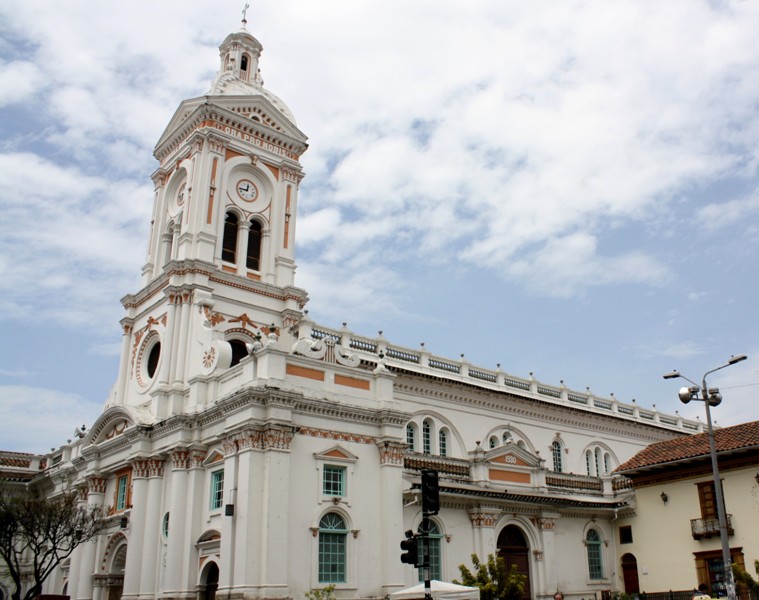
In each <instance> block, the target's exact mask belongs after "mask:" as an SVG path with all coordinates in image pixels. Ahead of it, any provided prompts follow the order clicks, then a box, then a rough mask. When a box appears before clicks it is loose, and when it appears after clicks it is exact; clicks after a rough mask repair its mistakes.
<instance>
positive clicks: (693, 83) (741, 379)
mask: <svg viewBox="0 0 759 600" xmlns="http://www.w3.org/2000/svg"><path fill="white" fill-rule="evenodd" d="M242 5H243V3H242V2H237V1H229V0H214V1H213V2H212V1H211V0H204V1H201V0H184V1H162V2H158V3H156V2H147V1H144V0H130V2H122V3H110V2H108V3H105V2H95V1H94V0H89V1H83V0H80V1H73V0H72V1H69V2H66V3H53V4H50V3H45V2H41V1H35V0H23V1H16V0H10V1H6V2H4V3H2V5H0V33H1V36H0V108H2V114H3V119H2V121H0V132H2V133H1V135H0V209H1V210H2V214H3V218H2V220H1V221H0V335H1V336H2V338H1V339H2V344H1V345H0V449H5V450H17V451H22V450H29V451H37V452H43V451H46V450H48V449H49V448H51V447H53V446H58V445H60V444H61V443H64V442H65V441H66V439H67V438H70V437H71V434H72V433H73V429H74V427H75V426H79V425H81V424H83V423H84V424H87V425H89V424H91V423H92V422H93V421H94V419H95V418H96V417H97V415H98V414H99V412H100V410H101V408H102V406H103V404H104V402H105V399H106V396H107V394H108V391H109V389H110V387H111V386H112V385H113V383H114V381H115V378H116V374H117V362H118V349H119V340H120V330H119V325H118V321H119V319H120V318H121V317H122V316H123V312H122V308H121V305H120V298H121V297H122V296H123V295H125V294H126V293H131V292H135V291H136V290H137V289H138V285H139V274H140V269H141V267H142V264H143V261H144V260H145V253H146V248H147V234H148V226H149V220H150V213H151V203H152V198H153V192H152V183H151V180H150V174H151V173H152V171H153V170H154V169H155V168H156V162H155V160H154V159H153V157H152V148H153V146H154V144H155V142H156V141H157V140H158V138H159V136H160V134H161V132H162V131H163V128H164V126H165V125H166V123H167V122H168V120H169V119H170V117H171V115H172V114H173V112H174V110H175V109H176V108H177V106H178V105H179V102H180V101H181V100H182V99H184V98H189V97H196V96H199V95H202V94H204V93H205V92H206V91H208V89H209V87H210V83H211V81H212V79H213V77H214V75H215V73H216V70H217V68H218V51H217V47H218V45H219V44H220V43H221V41H222V40H223V39H224V37H225V36H226V35H227V34H228V33H230V32H231V31H233V30H235V29H237V28H238V27H239V25H240V16H241V15H240V12H241V10H242ZM248 21H249V23H248V29H249V30H250V31H251V32H252V33H253V34H254V35H255V36H256V37H257V38H258V39H259V40H260V41H261V42H262V44H263V46H264V53H263V56H262V59H261V70H262V75H263V78H264V81H265V87H266V88H268V89H269V90H271V91H272V92H274V93H275V94H277V95H278V96H279V97H281V98H282V99H283V100H284V101H285V102H286V103H287V104H288V105H289V107H290V108H291V109H292V111H293V112H294V114H295V117H296V119H297V121H298V126H299V127H300V128H301V129H302V130H303V131H304V132H305V133H306V134H307V135H308V136H309V138H310V139H309V143H310V149H309V151H308V152H307V153H306V154H305V155H304V157H303V164H304V168H305V171H306V173H307V176H306V179H305V180H304V181H303V184H302V187H301V193H300V206H299V220H298V223H297V237H298V250H297V259H298V265H299V267H298V273H297V276H296V277H297V279H296V281H297V283H298V285H300V286H301V287H304V288H306V289H307V290H308V291H309V293H310V297H311V301H310V303H309V305H308V309H309V312H310V316H311V317H312V318H313V319H314V320H316V321H317V322H319V323H321V324H323V325H326V326H332V327H340V326H341V324H342V323H343V322H347V323H348V326H349V328H350V329H352V330H353V331H355V332H356V333H358V334H361V335H369V336H372V335H376V333H377V331H379V330H382V331H383V333H384V335H385V337H386V338H388V339H389V340H391V341H392V342H393V343H395V344H398V345H403V346H409V347H412V348H417V347H418V346H419V344H420V342H425V344H426V347H427V348H429V349H430V350H431V351H432V352H433V353H435V354H438V355H442V356H447V357H452V358H457V357H459V356H460V354H462V353H464V354H465V356H466V358H467V359H468V360H469V361H471V362H472V363H473V364H476V365H481V366H484V367H489V368H493V367H495V365H496V364H497V363H500V364H501V366H502V368H503V369H504V370H505V371H507V372H509V373H512V374H514V375H517V376H522V377H525V376H527V375H528V374H529V373H530V372H534V373H535V376H536V377H537V378H538V379H539V380H541V381H544V382H546V383H549V384H558V383H559V381H560V380H563V381H564V382H565V383H566V385H567V386H569V387H570V388H573V389H577V390H584V389H585V388H586V386H587V387H589V388H590V389H591V390H592V391H593V392H594V393H595V394H597V395H599V396H608V395H609V394H610V393H611V392H614V394H615V396H616V397H617V398H619V399H620V400H623V401H625V402H629V401H631V400H632V399H633V398H635V399H636V401H637V402H638V403H639V404H640V405H642V406H646V407H651V406H653V405H656V407H657V409H658V410H660V411H663V412H668V413H674V411H676V410H679V411H680V412H681V414H684V415H685V416H688V417H690V418H695V417H696V416H699V415H701V414H702V413H703V406H702V405H701V404H700V403H694V404H691V405H688V406H683V405H680V404H679V402H678V400H677V396H676V393H677V388H678V387H679V385H680V383H679V382H671V381H664V380H662V378H661V375H662V373H664V372H667V371H670V370H672V369H674V368H677V369H679V370H681V371H682V372H683V373H684V374H687V375H688V376H690V377H691V378H695V379H698V378H700V377H701V374H702V373H703V372H704V371H706V370H709V369H710V368H712V367H715V366H718V365H720V364H722V363H723V362H725V361H726V360H727V358H728V357H729V356H730V355H732V354H742V353H745V354H748V355H749V360H748V361H746V362H744V363H741V364H739V365H736V366H733V367H731V368H730V369H726V370H724V371H721V372H720V373H719V374H715V376H713V378H712V379H711V382H712V383H713V384H714V385H719V386H721V388H722V391H723V396H724V398H725V400H724V402H723V404H722V405H721V406H720V407H719V408H717V409H715V410H714V417H715V418H716V420H717V422H718V423H720V424H723V425H727V424H733V423H739V422H743V421H748V420H754V419H757V418H759V403H758V402H757V395H758V393H759V338H758V337H757V333H758V329H759V327H758V325H757V310H756V300H755V298H756V297H757V287H758V286H759V283H758V281H757V265H759V235H757V233H758V232H757V225H758V224H759V219H758V218H757V217H759V192H758V190H757V185H758V184H759V177H758V176H757V169H758V167H759V113H758V112H757V110H758V108H759V49H757V44H756V39H757V38H759V5H757V4H755V3H750V2H738V1H737V2H718V1H712V2H699V1H697V0H668V2H666V3H642V2H635V1H625V0H620V1H619V2H613V3H610V2H605V1H602V0H588V1H565V2H542V3H535V2H508V3H506V2H500V1H495V0H493V1H484V0H472V1H471V2H467V3H462V2H454V1H452V0H450V1H449V0H438V1H436V2H423V1H420V2H414V3H409V2H401V1H400V0H397V1H393V0H390V1H388V0H382V1H380V0H365V1H362V2H354V1H349V0H325V1H323V2H318V3H316V2H309V1H307V0H292V1H283V2H255V3H253V7H252V8H251V9H250V11H249V13H248Z"/></svg>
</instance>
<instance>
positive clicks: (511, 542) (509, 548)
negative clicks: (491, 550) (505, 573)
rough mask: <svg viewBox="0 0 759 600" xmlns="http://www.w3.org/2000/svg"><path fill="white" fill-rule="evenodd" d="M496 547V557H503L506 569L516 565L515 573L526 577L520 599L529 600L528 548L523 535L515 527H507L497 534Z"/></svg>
mask: <svg viewBox="0 0 759 600" xmlns="http://www.w3.org/2000/svg"><path fill="white" fill-rule="evenodd" d="M497 546H498V556H502V557H503V559H504V561H505V562H506V568H507V569H511V565H516V566H517V572H518V573H521V574H522V575H524V576H526V577H527V580H526V583H525V586H524V592H523V593H522V599H523V600H530V598H531V593H530V547H529V545H528V544H527V538H525V536H524V533H523V532H522V530H521V529H520V528H519V527H517V526H516V525H507V526H506V527H504V528H503V529H502V530H501V533H500V534H498V542H497Z"/></svg>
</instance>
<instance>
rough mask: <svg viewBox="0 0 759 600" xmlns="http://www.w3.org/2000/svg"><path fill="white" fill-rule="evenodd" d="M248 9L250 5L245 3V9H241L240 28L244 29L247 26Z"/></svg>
mask: <svg viewBox="0 0 759 600" xmlns="http://www.w3.org/2000/svg"><path fill="white" fill-rule="evenodd" d="M249 8H250V4H248V3H247V2H246V3H245V8H243V9H242V26H243V27H245V26H246V25H247V24H248V18H247V15H248V9H249Z"/></svg>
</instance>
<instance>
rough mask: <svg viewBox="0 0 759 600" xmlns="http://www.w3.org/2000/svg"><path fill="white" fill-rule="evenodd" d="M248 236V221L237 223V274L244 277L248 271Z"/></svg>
mask: <svg viewBox="0 0 759 600" xmlns="http://www.w3.org/2000/svg"><path fill="white" fill-rule="evenodd" d="M249 236H250V221H239V222H238V223H237V256H235V258H236V259H237V274H238V275H240V276H242V277H245V276H246V275H247V273H248V237H249Z"/></svg>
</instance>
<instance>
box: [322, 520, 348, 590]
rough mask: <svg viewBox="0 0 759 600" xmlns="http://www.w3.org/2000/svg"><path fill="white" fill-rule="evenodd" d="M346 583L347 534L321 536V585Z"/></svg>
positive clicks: (325, 534)
mask: <svg viewBox="0 0 759 600" xmlns="http://www.w3.org/2000/svg"><path fill="white" fill-rule="evenodd" d="M344 581H345V534H344V533H326V532H325V533H320V534H319V583H343V582H344Z"/></svg>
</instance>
